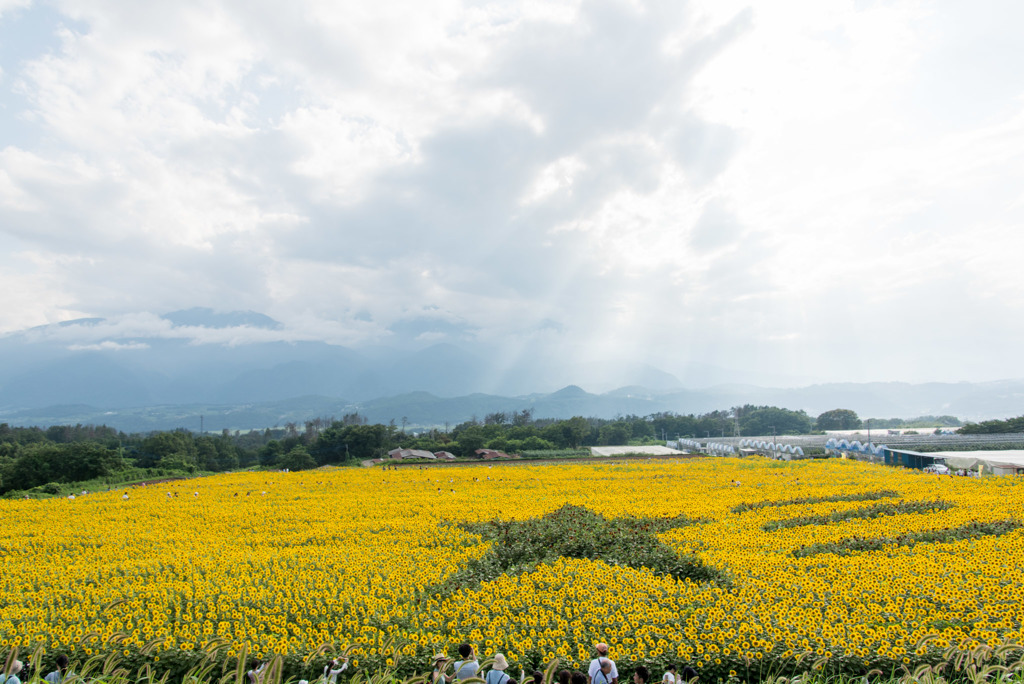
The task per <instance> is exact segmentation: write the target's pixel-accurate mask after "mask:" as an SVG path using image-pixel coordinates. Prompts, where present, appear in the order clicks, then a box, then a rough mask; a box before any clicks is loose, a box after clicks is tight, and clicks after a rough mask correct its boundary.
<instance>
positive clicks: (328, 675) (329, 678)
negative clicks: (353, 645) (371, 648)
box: [320, 657, 348, 684]
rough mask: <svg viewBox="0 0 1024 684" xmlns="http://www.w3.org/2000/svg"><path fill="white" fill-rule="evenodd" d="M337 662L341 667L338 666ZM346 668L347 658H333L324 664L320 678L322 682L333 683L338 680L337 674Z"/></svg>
mask: <svg viewBox="0 0 1024 684" xmlns="http://www.w3.org/2000/svg"><path fill="white" fill-rule="evenodd" d="M339 661H340V662H339ZM339 664H340V665H341V667H339ZM347 669H348V658H345V657H342V658H340V659H339V658H335V659H334V660H332V661H331V662H329V663H327V664H326V665H324V675H323V677H322V678H321V679H320V681H321V682H323V684H335V683H336V682H337V681H338V675H340V674H341V673H342V672H344V671H345V670H347Z"/></svg>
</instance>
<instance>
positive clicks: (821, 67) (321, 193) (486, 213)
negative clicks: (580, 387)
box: [0, 0, 1024, 379]
mask: <svg viewBox="0 0 1024 684" xmlns="http://www.w3.org/2000/svg"><path fill="white" fill-rule="evenodd" d="M997 4H998V5H999V8H1000V10H1001V11H999V12H995V11H990V12H986V11H982V10H980V9H978V8H972V7H968V6H960V7H954V6H951V5H950V6H946V5H934V4H932V3H917V2H906V3H897V4H884V3H882V4H877V3H875V4H867V5H862V4H861V3H856V2H853V1H852V0H851V1H849V2H846V1H844V2H839V3H820V2H813V1H811V0H787V1H785V2H776V3H771V4H764V3H759V4H756V5H755V4H752V3H749V2H744V1H742V0H720V1H715V2H711V1H704V0H701V1H694V2H691V3H688V4H686V5H685V6H681V5H679V4H677V3H669V2H654V1H652V2H617V1H614V0H607V1H601V2H588V3H582V2H577V1H575V0H574V1H566V2H533V1H527V2H490V3H484V4H479V3H476V4H471V3H463V2H459V1H457V0H438V1H437V2H409V3H377V4H371V5H366V4H363V5H354V6H344V5H339V4H337V3H329V2H312V1H311V2H303V3H299V4H298V5H289V6H284V5H279V4H274V3H267V2H256V3H252V2H247V3H240V2H237V1H235V0H221V1H218V2H214V3H207V2H202V3H200V2H193V1H191V0H185V1H183V2H179V3H174V4H170V5H160V6H157V5H138V4H132V3H126V2H123V1H121V0H85V1H84V2H75V3H68V2H58V3H57V4H56V5H55V6H56V8H57V9H58V10H59V12H60V13H61V14H62V17H63V18H66V20H67V21H66V22H62V23H58V24H55V25H54V27H53V30H54V32H55V34H56V35H57V37H58V42H57V43H56V45H57V47H55V48H54V49H53V50H51V51H49V52H47V53H45V54H42V55H39V54H33V55H31V56H26V57H25V59H18V58H17V57H15V58H13V59H10V60H8V61H6V62H4V63H3V64H0V69H2V74H3V77H4V80H3V81H2V82H0V87H3V88H12V89H16V91H17V93H18V95H19V97H20V98H21V99H20V100H18V102H22V101H23V102H24V103H26V104H24V105H18V106H24V107H25V109H24V110H23V111H11V112H9V114H10V115H11V116H16V117H18V120H19V121H20V122H24V125H26V126H28V127H29V129H30V130H31V131H32V132H33V133H35V134H36V135H35V136H34V138H33V139H28V138H26V139H24V140H21V139H19V140H14V141H12V142H11V143H10V144H8V145H7V147H5V148H4V149H3V150H2V151H0V244H2V245H3V246H5V247H7V249H5V250H3V252H2V253H0V286H2V288H3V289H4V291H5V293H7V296H6V298H5V301H4V303H3V304H2V305H0V306H2V307H3V308H2V310H0V313H2V315H0V330H3V331H11V330H17V329H20V328H23V327H26V326H29V325H35V324H42V323H47V322H55V321H60V320H67V319H71V318H75V317H79V316H84V315H100V316H105V317H108V319H109V320H110V321H113V322H111V323H108V324H104V325H102V326H98V327H96V328H92V329H90V331H87V330H85V329H79V328H80V327H78V326H74V327H73V329H72V330H70V331H65V332H63V333H59V334H61V335H67V344H69V345H102V344H105V343H107V342H110V341H111V340H121V341H120V342H116V343H117V344H122V343H124V342H123V340H131V339H136V338H137V339H150V337H153V338H159V337H176V338H180V339H188V340H190V341H194V342H195V343H200V344H244V343H248V342H257V341H266V340H282V341H296V340H306V339H322V340H326V341H329V342H332V343H334V344H344V345H360V344H380V343H389V342H392V341H394V339H395V333H394V330H395V329H397V328H398V327H400V326H402V325H411V324H409V321H418V320H419V319H420V318H421V317H422V313H423V311H425V310H427V307H438V309H437V310H438V311H440V313H436V314H434V315H433V316H434V318H433V319H432V320H435V322H438V325H439V326H440V325H441V322H443V323H444V324H445V325H447V326H448V327H440V328H438V329H436V330H435V329H425V330H422V331H420V332H418V333H416V334H415V335H413V336H414V337H419V339H420V340H421V341H422V342H423V343H427V342H429V341H440V340H450V339H452V337H454V336H458V335H462V336H463V337H464V338H467V339H471V340H476V341H477V342H479V343H481V344H484V343H485V344H492V345H496V346H499V347H501V348H502V349H505V350H507V351H508V352H509V353H517V352H516V350H520V351H522V350H526V349H530V348H532V347H531V345H533V344H541V345H547V347H546V348H547V349H548V350H549V352H550V353H551V354H553V355H574V356H576V357H580V358H592V359H594V360H600V358H612V357H616V358H619V357H621V356H623V355H634V356H640V357H643V358H644V359H645V360H649V361H650V362H651V363H652V364H653V365H661V366H664V367H667V368H668V369H669V370H672V369H673V367H681V366H684V365H686V364H689V363H693V362H699V361H704V362H708V363H719V364H728V365H733V366H736V367H751V366H755V365H761V364H771V365H773V366H775V367H778V369H779V371H780V372H789V373H791V374H794V375H801V376H807V375H815V376H817V377H821V378H835V379H844V378H851V379H869V378H870V379H873V378H879V377H881V378H885V377H907V378H910V377H914V378H924V377H926V376H928V373H929V372H932V371H929V368H933V369H935V368H938V367H939V366H938V364H936V363H935V359H937V358H944V359H945V360H946V361H945V362H944V363H943V364H941V368H942V370H941V371H938V370H935V371H934V372H941V373H944V374H945V376H946V377H960V376H963V377H967V374H973V375H971V377H975V376H977V377H981V376H983V375H986V374H987V377H993V376H997V375H999V374H1004V375H1005V374H1010V375H1014V374H1016V375H1021V374H1024V366H1013V367H1012V368H1011V367H1009V366H1008V365H1007V364H1006V363H1005V362H1000V361H997V360H996V356H993V358H992V361H991V362H990V363H989V364H988V366H987V368H988V370H982V369H983V368H984V367H986V366H985V364H982V363H978V362H976V361H975V360H972V359H970V358H969V357H970V354H971V351H970V350H971V348H972V347H971V338H972V337H973V336H974V335H976V334H977V332H976V331H978V330H981V331H982V333H983V334H985V335H988V336H991V337H993V338H999V339H1014V338H1016V337H1019V336H1020V335H1021V334H1024V324H1022V323H1020V322H1019V321H1021V320H1024V317H1022V316H1021V314H1022V313H1024V311H1022V309H1024V299H1022V296H1021V295H1020V292H1021V288H1020V278H1019V275H1018V272H1019V268H1018V266H1017V264H1016V258H1015V255H1017V254H1020V253H1022V247H1024V244H1022V238H1021V232H1020V231H1019V230H1018V226H1019V225H1020V222H1021V219H1022V218H1024V211H1022V206H1024V200H1022V199H1021V195H1020V192H1019V188H1020V187H1022V183H1024V178H1022V171H1021V169H1024V165H1022V163H1021V162H1022V156H1024V77H1022V74H1024V57H1021V54H1022V53H1021V52H1020V51H1019V50H1018V49H1016V42H1015V41H1016V35H1015V33H1014V31H1013V26H1015V23H1014V21H1013V19H1014V18H1015V17H1016V16H1017V14H1018V13H1020V12H1021V10H1019V9H1016V6H1014V5H1013V4H1012V3H1008V2H1007V3H997ZM25 8H27V9H25ZM36 10H37V8H33V7H29V5H28V4H27V3H19V2H11V1H10V0H6V1H4V0H0V22H6V21H15V20H17V17H18V16H21V15H23V14H24V13H26V12H33V11H36ZM1004 14H1005V20H1003V21H999V20H997V19H993V17H999V16H1002V15H1004ZM981 42H984V44H985V45H986V46H988V48H989V49H988V50H986V51H984V52H985V54H982V53H981V51H977V54H975V52H976V51H973V50H972V46H975V45H977V44H980V43H981ZM12 102H14V100H12ZM195 305H211V306H214V307H215V308H218V309H222V310H227V309H252V310H257V311H262V312H265V313H267V314H269V315H271V316H273V317H275V318H277V319H279V320H281V321H283V322H284V323H285V326H284V329H283V330H281V331H267V330H261V329H226V330H207V329H196V330H188V329H180V328H174V329H171V328H170V327H169V326H167V325H166V322H161V319H159V318H158V317H156V316H154V315H152V314H138V312H161V311H168V310H173V309H179V308H188V307H190V306H195ZM1000 310H1001V311H1002V313H1001V314H998V313H995V314H994V313H993V312H998V311H1000ZM908 311H911V312H914V313H912V314H907V313H905V312H908ZM951 311H955V312H956V314H955V315H956V316H957V317H958V320H960V321H961V323H962V324H963V325H962V326H961V327H962V329H963V330H965V331H966V330H972V331H975V332H972V333H968V332H963V333H962V334H952V333H949V334H946V333H944V334H943V335H941V336H937V337H935V336H933V337H932V338H931V339H932V340H933V342H932V344H934V351H931V352H929V353H927V354H917V355H916V356H915V355H914V354H913V353H911V352H909V351H906V350H904V351H900V350H898V349H894V348H892V347H891V346H890V345H887V344H885V343H884V342H882V341H881V336H880V335H871V336H867V337H862V338H859V339H856V340H853V339H850V338H848V337H846V336H842V335H833V334H829V333H827V332H823V331H828V330H835V329H837V328H841V327H842V326H843V325H844V324H846V323H847V322H849V325H851V326H854V327H856V328H857V329H863V328H864V327H867V328H868V329H870V330H873V331H878V330H892V329H903V328H904V327H905V323H906V322H907V320H908V316H909V317H910V318H911V319H912V320H913V321H915V322H916V323H917V324H919V325H921V326H927V325H928V324H929V323H930V322H931V321H934V320H940V319H942V318H944V317H948V316H949V315H951V314H950V313H949V312H951ZM428 318H429V316H428ZM427 327H429V326H427ZM410 329H411V328H410ZM637 330H643V331H656V332H654V333H646V332H645V333H641V334H638V333H637V332H636V331H637ZM762 330H769V331H771V332H770V333H769V334H767V335H760V334H758V333H757V332H756V331H762ZM54 334H58V333H54ZM79 335H81V336H82V337H78V336H79ZM766 338H771V339H766ZM523 353H525V352H523ZM1011 365H1012V364H1011ZM958 374H960V375H958Z"/></svg>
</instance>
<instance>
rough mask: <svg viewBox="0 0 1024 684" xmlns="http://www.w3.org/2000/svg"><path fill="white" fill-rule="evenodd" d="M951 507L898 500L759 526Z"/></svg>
mask: <svg viewBox="0 0 1024 684" xmlns="http://www.w3.org/2000/svg"><path fill="white" fill-rule="evenodd" d="M950 508H953V504H951V503H949V502H948V501H900V502H899V503H880V504H875V505H873V506H865V507H863V508H854V509H851V510H848V511H836V512H834V513H829V514H827V515H802V516H800V517H797V518H788V519H786V520H772V521H770V522H767V523H765V524H764V525H762V526H761V529H762V530H764V531H765V532H772V531H774V530H782V529H787V528H791V527H804V526H806V525H827V524H828V523H833V522H842V521H843V520H862V519H863V520H873V519H875V518H882V517H886V516H891V515H904V514H908V513H934V512H935V511H945V510H949V509H950Z"/></svg>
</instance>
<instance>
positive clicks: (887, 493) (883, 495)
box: [732, 489, 899, 513]
mask: <svg viewBox="0 0 1024 684" xmlns="http://www.w3.org/2000/svg"><path fill="white" fill-rule="evenodd" d="M897 496H899V492H896V491H894V490H892V489H881V490H878V491H876V492H859V493H856V494H835V495H833V496H805V497H801V498H797V499H784V500H782V501H756V502H754V503H741V504H740V505H738V506H733V508H732V512H733V513H746V512H747V511H756V510H759V509H761V508H767V507H769V506H795V505H798V504H816V503H825V502H826V501H877V500H879V499H891V498H895V497H897Z"/></svg>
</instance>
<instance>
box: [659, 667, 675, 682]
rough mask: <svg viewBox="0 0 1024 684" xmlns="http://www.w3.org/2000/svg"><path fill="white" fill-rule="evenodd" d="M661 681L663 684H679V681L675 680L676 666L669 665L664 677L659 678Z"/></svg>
mask: <svg viewBox="0 0 1024 684" xmlns="http://www.w3.org/2000/svg"><path fill="white" fill-rule="evenodd" d="M661 681H662V682H663V684H679V680H678V679H677V678H676V666H675V665H669V666H668V670H667V671H666V672H665V674H664V676H663V677H662V678H661Z"/></svg>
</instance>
